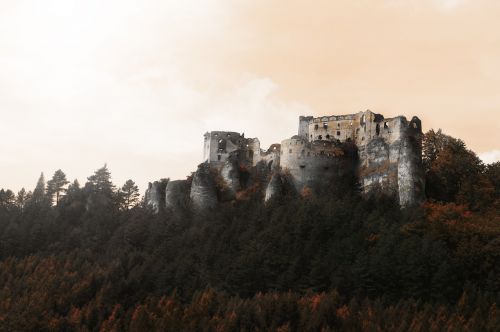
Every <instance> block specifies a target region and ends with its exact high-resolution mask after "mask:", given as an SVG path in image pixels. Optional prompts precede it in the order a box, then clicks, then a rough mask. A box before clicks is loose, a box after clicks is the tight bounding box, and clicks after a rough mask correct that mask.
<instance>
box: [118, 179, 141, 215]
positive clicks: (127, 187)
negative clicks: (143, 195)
mask: <svg viewBox="0 0 500 332" xmlns="http://www.w3.org/2000/svg"><path fill="white" fill-rule="evenodd" d="M139 197H140V194H139V187H138V186H137V185H136V184H135V182H134V181H132V180H127V182H125V184H124V185H123V187H122V188H121V190H120V199H121V205H122V208H123V209H124V210H129V209H130V208H131V207H133V206H136V205H137V203H138V202H139Z"/></svg>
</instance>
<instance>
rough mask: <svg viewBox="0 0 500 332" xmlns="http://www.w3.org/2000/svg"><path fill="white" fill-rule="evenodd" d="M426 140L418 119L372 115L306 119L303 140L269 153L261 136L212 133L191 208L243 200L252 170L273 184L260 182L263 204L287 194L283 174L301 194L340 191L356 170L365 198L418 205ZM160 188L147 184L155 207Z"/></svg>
mask: <svg viewBox="0 0 500 332" xmlns="http://www.w3.org/2000/svg"><path fill="white" fill-rule="evenodd" d="M421 139H422V126H421V123H420V120H419V119H418V118H416V117H414V118H412V120H411V121H408V120H407V119H406V118H405V117H404V116H398V117H395V118H390V119H386V118H384V116H383V115H381V114H376V113H373V112H371V111H365V112H359V113H356V114H348V115H332V116H323V117H317V118H314V117H312V116H301V117H300V118H299V128H298V135H295V136H293V137H292V138H290V139H285V140H283V141H282V142H281V144H273V145H271V147H270V148H269V149H268V150H263V149H261V148H260V142H259V140H258V139H257V138H245V137H244V134H239V133H235V132H225V131H213V132H210V133H206V134H205V140H204V157H203V161H204V162H203V163H202V164H201V165H200V166H199V167H198V170H197V171H196V172H195V173H194V176H193V179H192V184H191V188H190V195H189V196H190V201H191V204H192V205H193V207H194V208H196V209H205V208H209V207H214V206H215V205H216V204H217V203H218V202H219V201H220V200H222V201H225V200H227V199H228V197H230V199H238V193H239V192H241V191H244V190H245V189H247V188H252V186H254V185H255V183H254V184H253V185H252V184H248V183H247V182H246V180H247V179H248V174H250V173H251V172H249V170H250V169H253V170H255V171H256V173H257V174H260V176H258V177H254V178H252V180H251V181H254V182H255V181H258V182H266V181H268V183H266V184H264V185H263V186H262V185H260V187H261V188H262V189H261V190H262V196H263V199H264V200H265V201H267V200H269V199H270V198H271V197H273V196H275V195H278V194H280V193H282V192H283V187H284V180H283V179H284V175H286V179H287V181H286V184H287V185H291V186H292V187H293V188H294V190H295V191H296V192H298V193H301V192H302V191H304V190H305V189H308V191H310V190H312V191H313V192H314V191H316V192H318V191H321V190H322V189H324V187H325V186H328V187H329V188H330V189H331V188H335V187H336V185H337V183H339V181H340V179H342V177H345V176H350V174H352V172H355V173H356V175H357V180H358V182H359V183H360V184H361V187H362V190H363V192H364V193H366V194H368V193H371V192H373V191H374V190H375V189H381V190H383V191H384V192H385V193H387V194H390V195H394V196H396V197H397V198H398V199H399V203H400V205H401V206H403V207H405V206H411V205H415V204H418V203H419V202H420V201H421V200H422V199H423V193H424V187H423V186H424V176H423V168H422V157H421V150H422V147H421V144H422V143H421ZM264 179H268V180H264ZM244 180H245V181H244ZM179 185H180V184H179ZM157 186H158V185H154V184H153V185H151V184H150V188H149V189H148V192H147V195H146V201H147V202H148V204H149V205H151V206H153V207H155V208H156V207H157V206H159V205H161V197H160V196H161V194H162V189H161V187H157ZM176 186H177V185H174V184H172V185H171V187H167V192H166V194H165V195H166V200H165V204H166V205H167V206H175V205H176V204H177V203H174V197H176V195H175V194H174V192H175V190H177V189H175V190H174V188H176ZM254 187H255V186H254ZM257 187H258V186H257ZM287 190H288V189H287ZM169 204H170V205H169Z"/></svg>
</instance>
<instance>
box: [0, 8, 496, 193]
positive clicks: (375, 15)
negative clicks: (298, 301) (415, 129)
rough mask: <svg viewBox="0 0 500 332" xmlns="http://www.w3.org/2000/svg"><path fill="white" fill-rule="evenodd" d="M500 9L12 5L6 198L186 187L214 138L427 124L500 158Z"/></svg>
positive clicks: (1, 113) (3, 93)
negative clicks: (306, 125) (214, 133)
mask: <svg viewBox="0 0 500 332" xmlns="http://www.w3.org/2000/svg"><path fill="white" fill-rule="evenodd" d="M499 15H500V1H497V0H345V1H336V0H315V1H313V2H311V1H310V0H308V1H306V0H183V1H178V0H175V1H171V0H85V1H84V0H43V1H41V0H16V1H8V0H0V135H1V139H0V188H2V187H3V188H9V189H12V190H14V191H17V190H19V189H20V188H21V187H25V188H27V189H32V188H33V187H34V186H35V184H36V180H37V178H38V176H39V175H40V172H44V173H45V175H46V177H48V178H50V177H51V176H52V174H53V173H54V172H55V171H56V170H57V169H62V170H63V171H64V172H65V173H66V174H67V176H68V178H69V179H70V180H73V179H75V178H77V179H78V180H79V181H80V182H81V183H84V182H85V181H86V178H87V177H88V176H90V175H91V174H93V172H94V171H95V170H96V169H98V168H100V167H102V166H103V165H104V164H107V165H108V167H109V169H110V170H111V172H112V176H113V180H114V182H115V184H117V185H119V186H121V185H122V184H123V183H124V182H125V181H126V180H127V179H133V180H134V181H135V182H136V183H137V184H138V185H139V186H140V188H141V189H142V190H144V189H145V188H146V186H147V183H148V182H149V181H154V180H158V179H160V178H167V177H170V178H171V179H183V178H185V177H186V176H187V175H189V174H190V173H191V172H192V171H194V170H195V169H196V165H197V164H198V163H200V162H201V159H202V151H203V134H204V133H205V132H207V131H211V130H231V131H239V132H244V133H245V135H246V137H258V138H259V139H260V141H261V144H262V147H263V148H266V147H267V146H269V145H270V144H272V143H274V142H280V141H281V140H282V139H285V138H288V137H290V136H292V135H294V134H296V132H297V127H298V116H299V115H314V116H321V115H335V114H351V113H357V112H359V111H364V110H366V109H370V110H372V111H374V112H376V113H381V114H383V115H384V116H386V117H392V116H397V115H404V116H406V117H408V118H411V117H412V116H414V115H416V116H418V117H420V119H421V120H422V122H423V126H424V130H428V129H431V128H434V129H439V128H442V129H443V131H444V132H445V133H447V134H449V135H452V136H454V137H457V138H461V139H462V140H464V141H465V143H466V144H467V146H468V147H469V148H470V149H472V150H473V151H475V152H476V153H478V154H479V155H480V156H481V158H483V160H484V161H485V162H493V161H496V160H499V159H500V143H499V142H500V119H499V118H500V33H499V31H500V20H498V17H499Z"/></svg>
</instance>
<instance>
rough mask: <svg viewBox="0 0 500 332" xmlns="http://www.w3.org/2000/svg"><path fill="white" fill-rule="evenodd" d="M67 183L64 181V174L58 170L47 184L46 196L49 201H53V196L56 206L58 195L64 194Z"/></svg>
mask: <svg viewBox="0 0 500 332" xmlns="http://www.w3.org/2000/svg"><path fill="white" fill-rule="evenodd" d="M68 183H69V181H68V180H66V174H64V172H63V171H62V170H60V169H59V170H57V171H56V172H55V173H54V176H52V179H51V180H49V181H48V182H47V195H48V196H49V198H50V200H51V201H53V200H54V195H55V199H56V205H59V199H60V195H61V194H63V193H64V192H66V188H64V186H66V185H67V184H68Z"/></svg>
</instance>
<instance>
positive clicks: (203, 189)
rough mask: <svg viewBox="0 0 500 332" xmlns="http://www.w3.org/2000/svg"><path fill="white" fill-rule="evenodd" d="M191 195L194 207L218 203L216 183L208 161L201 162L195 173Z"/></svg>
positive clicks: (207, 206)
mask: <svg viewBox="0 0 500 332" xmlns="http://www.w3.org/2000/svg"><path fill="white" fill-rule="evenodd" d="M189 197H190V199H191V203H192V204H193V207H194V208H195V209H198V210H203V209H207V208H212V207H215V206H216V205H217V191H216V185H215V181H214V179H213V175H212V170H211V168H210V166H209V164H208V163H203V164H200V165H199V166H198V170H197V171H196V172H195V173H194V175H193V182H192V183H191V191H190V194H189Z"/></svg>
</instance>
